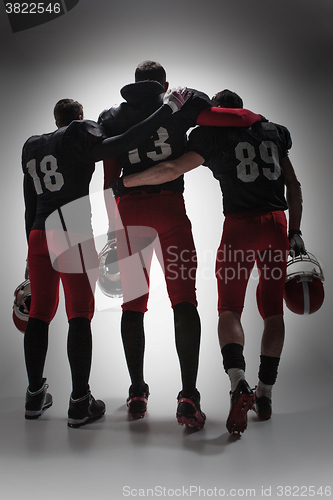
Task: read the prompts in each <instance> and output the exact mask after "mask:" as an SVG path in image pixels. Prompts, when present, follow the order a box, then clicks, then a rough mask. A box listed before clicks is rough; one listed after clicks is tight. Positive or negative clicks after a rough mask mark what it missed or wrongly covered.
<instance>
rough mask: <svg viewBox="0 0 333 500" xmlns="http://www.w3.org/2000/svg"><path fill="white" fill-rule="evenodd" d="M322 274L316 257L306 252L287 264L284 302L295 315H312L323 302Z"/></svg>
mask: <svg viewBox="0 0 333 500" xmlns="http://www.w3.org/2000/svg"><path fill="white" fill-rule="evenodd" d="M323 282H324V274H323V271H322V268H321V265H320V264H319V262H318V260H317V259H316V257H315V256H314V255H313V254H311V253H309V252H307V253H306V254H304V255H299V256H298V257H293V258H292V259H290V260H289V261H288V263H287V276H286V284H285V291H284V300H285V303H286V306H287V307H288V309H290V310H291V311H292V312H294V313H296V314H302V315H303V314H312V313H314V312H316V311H318V309H320V308H321V306H322V305H323V302H324V298H325V293H324V285H323Z"/></svg>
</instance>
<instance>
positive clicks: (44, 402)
mask: <svg viewBox="0 0 333 500" xmlns="http://www.w3.org/2000/svg"><path fill="white" fill-rule="evenodd" d="M48 388H49V385H48V384H46V378H43V385H42V387H41V388H40V389H39V390H38V391H36V392H31V391H29V389H27V393H26V396H25V418H26V419H27V420H35V419H36V418H39V417H40V416H41V414H42V413H43V412H44V411H45V410H47V409H48V408H50V406H52V403H53V399H52V396H51V394H49V393H48V392H47V389H48Z"/></svg>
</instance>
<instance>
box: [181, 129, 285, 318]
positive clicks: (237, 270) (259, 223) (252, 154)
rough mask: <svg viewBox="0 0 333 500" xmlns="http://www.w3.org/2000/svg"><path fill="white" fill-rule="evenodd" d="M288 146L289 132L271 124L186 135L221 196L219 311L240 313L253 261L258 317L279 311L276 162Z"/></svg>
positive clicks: (281, 240)
mask: <svg viewBox="0 0 333 500" xmlns="http://www.w3.org/2000/svg"><path fill="white" fill-rule="evenodd" d="M290 147H291V137H290V133H289V131H288V130H287V129H286V128H285V127H283V126H281V125H276V124H274V123H271V122H262V123H255V124H254V125H252V126H251V127H248V128H243V129H235V128H230V129H222V128H220V129H217V128H212V127H207V128H206V127H198V128H197V129H195V130H193V131H192V133H191V134H190V140H189V145H188V150H190V151H195V152H197V153H198V154H200V155H201V156H202V157H203V158H204V159H205V163H204V165H205V166H208V167H209V169H210V170H211V171H212V173H213V175H214V177H215V178H216V179H217V180H218V181H219V182H220V186H221V191H222V193H223V212H224V215H225V221H224V227H223V235H222V240H221V244H220V247H219V249H218V251H217V258H216V277H217V282H218V296H219V298H218V310H219V313H222V312H223V311H234V312H237V313H238V314H240V315H241V313H242V310H243V305H244V298H245V292H246V286H247V282H248V279H249V277H250V273H251V270H252V268H253V266H254V264H255V263H256V264H257V267H258V272H259V284H258V288H257V303H258V308H259V312H260V314H261V316H262V317H263V318H267V317H269V316H272V315H275V314H282V313H283V292H284V284H285V274H286V261H287V256H288V249H289V242H288V237H287V224H286V217H285V214H284V211H285V210H286V209H287V208H288V207H287V203H286V200H285V196H284V177H283V172H282V170H281V167H280V163H279V160H280V159H281V158H283V157H285V156H286V155H287V154H288V150H289V149H290Z"/></svg>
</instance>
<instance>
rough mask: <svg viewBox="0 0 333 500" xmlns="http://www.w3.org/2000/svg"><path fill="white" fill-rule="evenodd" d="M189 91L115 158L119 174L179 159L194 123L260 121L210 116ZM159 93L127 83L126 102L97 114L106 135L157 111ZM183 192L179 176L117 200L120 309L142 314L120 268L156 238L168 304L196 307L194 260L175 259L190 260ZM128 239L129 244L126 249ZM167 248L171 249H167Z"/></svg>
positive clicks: (206, 104)
mask: <svg viewBox="0 0 333 500" xmlns="http://www.w3.org/2000/svg"><path fill="white" fill-rule="evenodd" d="M190 90H192V89H190ZM192 92H193V95H192V96H191V98H190V99H189V100H188V102H186V103H185V105H184V106H183V107H182V109H181V111H180V112H179V113H176V114H175V115H172V116H171V117H170V118H169V120H168V121H166V122H165V124H164V126H163V127H160V128H159V129H158V130H157V132H156V133H155V134H154V135H153V136H152V137H151V138H150V139H149V140H148V141H146V142H144V143H142V144H141V145H140V146H139V147H138V148H137V149H134V150H132V151H130V152H129V153H128V154H126V155H123V156H120V157H118V163H119V165H120V167H121V169H122V171H123V176H126V175H130V174H132V173H137V172H142V171H143V170H146V169H148V168H150V167H152V166H153V165H155V164H157V163H159V162H161V161H163V160H165V159H168V161H169V160H170V161H171V160H173V159H176V158H179V157H180V156H181V155H182V154H183V153H184V152H185V150H186V142H187V137H186V132H187V131H188V130H189V129H190V128H191V127H194V126H195V125H196V124H197V123H204V124H214V125H223V124H225V125H228V124H230V123H237V118H239V117H240V116H241V115H244V114H245V113H248V115H249V120H250V121H251V123H253V122H254V121H256V120H261V119H262V117H261V115H256V114H254V113H251V112H247V111H246V110H243V109H241V110H232V111H230V110H216V111H217V112H218V111H223V113H224V116H222V115H221V116H218V113H217V114H215V115H214V114H212V113H210V111H211V106H212V104H211V102H210V100H209V98H208V96H207V95H206V94H204V93H202V92H199V91H197V90H192ZM163 93H164V89H163V87H162V86H161V85H160V84H159V83H158V82H153V81H148V82H138V83H135V84H130V85H127V86H125V87H124V88H123V89H122V90H121V94H122V96H123V97H124V98H125V99H126V102H123V103H121V104H120V106H118V107H116V108H111V109H109V110H107V111H104V112H103V113H101V115H100V117H99V122H100V123H101V124H102V125H103V127H104V129H105V130H106V132H107V134H108V135H114V134H120V133H123V132H124V131H125V130H127V129H128V128H129V127H131V126H132V125H134V124H135V123H137V122H138V121H141V120H142V119H144V118H146V116H148V115H149V114H150V113H152V112H153V111H154V110H155V109H156V108H157V107H159V106H160V105H161V101H162V99H163ZM227 113H230V114H229V115H228V114H227ZM198 117H199V118H198ZM108 180H110V179H108ZM183 192H184V176H183V175H181V176H180V177H178V179H175V180H173V181H171V182H166V183H164V184H160V185H156V186H153V187H152V186H140V187H136V188H132V189H127V190H126V194H125V195H123V196H121V197H120V199H119V200H118V216H119V215H120V218H121V224H119V225H118V226H117V227H118V229H121V228H122V226H124V228H125V232H124V231H118V236H117V239H118V251H119V254H118V255H119V260H120V262H119V265H120V267H123V269H122V270H121V276H122V284H123V291H124V303H123V310H132V311H141V312H143V313H144V312H146V311H147V301H148V293H144V294H142V295H141V296H137V297H136V298H135V299H131V297H132V295H133V290H131V288H132V287H133V281H135V280H133V274H132V270H131V273H126V269H125V268H124V267H125V264H124V265H123V266H122V260H123V259H125V258H126V257H128V255H129V254H134V253H136V252H139V251H140V250H143V249H144V248H147V247H148V245H149V242H152V241H154V239H156V236H157V235H158V238H159V242H160V244H161V252H159V253H160V257H161V258H160V261H161V263H162V262H163V266H164V273H165V279H166V284H167V290H168V294H169V298H170V301H171V304H172V306H173V307H174V306H175V305H176V304H177V303H180V302H183V301H188V302H191V303H193V304H196V303H197V302H196V293H195V272H196V262H193V261H195V258H193V259H192V260H191V262H187V260H188V259H186V260H184V259H182V258H181V255H183V253H182V252H183V251H184V250H186V251H190V252H191V253H190V255H193V256H195V247H194V242H193V237H192V231H191V223H190V221H189V219H188V217H187V215H186V211H185V205H184V200H183ZM118 220H119V218H118ZM116 223H117V219H116ZM127 226H136V228H137V229H136V231H135V234H134V233H133V231H132V234H131V235H130V236H129V235H128V233H127V234H126V227H127ZM144 227H148V228H153V229H154V231H153V232H152V231H151V230H147V229H144ZM139 228H142V229H139ZM147 233H148V234H147ZM149 233H150V234H149ZM128 240H130V245H129V244H128ZM140 240H141V241H140ZM129 246H130V248H129ZM171 248H172V251H170V249H171ZM151 256H152V248H151V250H150V255H149V256H147V255H145V263H146V267H147V268H148V273H147V280H148V279H149V278H148V276H149V263H150V260H151ZM162 259H163V260H162ZM124 262H125V261H124ZM175 263H176V264H177V265H178V266H180V265H181V266H182V272H181V273H177V272H175ZM129 274H130V275H129ZM138 293H140V292H138ZM128 297H129V298H128Z"/></svg>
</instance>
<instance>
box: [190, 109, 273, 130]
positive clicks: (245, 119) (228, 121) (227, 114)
mask: <svg viewBox="0 0 333 500" xmlns="http://www.w3.org/2000/svg"><path fill="white" fill-rule="evenodd" d="M262 119H263V117H262V115H259V114H257V113H252V111H249V110H248V109H243V108H242V109H230V108H218V107H212V108H210V107H209V108H205V109H204V110H202V111H201V112H200V114H199V116H198V118H197V122H196V123H197V125H205V126H214V127H250V126H251V125H253V124H254V123H255V122H258V121H262Z"/></svg>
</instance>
